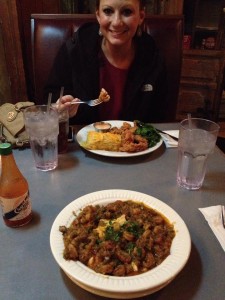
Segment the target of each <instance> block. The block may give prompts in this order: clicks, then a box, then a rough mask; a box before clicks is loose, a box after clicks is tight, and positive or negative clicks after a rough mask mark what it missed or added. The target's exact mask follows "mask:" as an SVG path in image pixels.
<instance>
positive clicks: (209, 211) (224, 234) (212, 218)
mask: <svg viewBox="0 0 225 300" xmlns="http://www.w3.org/2000/svg"><path fill="white" fill-rule="evenodd" d="M199 210H200V212H201V213H202V214H203V216H204V217H205V219H206V221H207V222H208V224H209V226H210V228H211V229H212V231H213V233H214V234H215V236H216V238H217V239H218V241H219V243H220V245H221V246H222V248H223V250H224V251H225V228H224V227H223V224H222V211H221V205H216V206H210V207H204V208H199Z"/></svg>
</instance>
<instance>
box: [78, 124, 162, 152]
mask: <svg viewBox="0 0 225 300" xmlns="http://www.w3.org/2000/svg"><path fill="white" fill-rule="evenodd" d="M99 123H100V124H99ZM98 124H99V127H100V126H101V127H102V128H103V126H104V128H106V126H109V129H108V130H107V132H106V131H105V130H104V131H103V130H102V132H100V130H98V128H97V127H96V123H93V124H90V125H87V126H85V127H83V128H82V129H81V130H80V131H79V132H78V133H77V136H76V139H77V142H78V143H79V145H80V146H81V147H82V148H84V149H86V150H87V151H90V152H92V153H95V154H98V155H102V156H109V157H132V156H140V155H145V154H148V153H151V152H153V151H155V150H156V149H158V148H159V147H160V146H161V145H162V143H163V140H162V138H161V136H160V134H159V133H158V132H157V131H156V129H155V128H154V127H153V126H152V125H151V124H147V123H143V122H140V121H135V122H128V121H104V122H98Z"/></svg>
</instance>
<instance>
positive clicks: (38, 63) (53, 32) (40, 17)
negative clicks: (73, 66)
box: [31, 14, 183, 122]
mask: <svg viewBox="0 0 225 300" xmlns="http://www.w3.org/2000/svg"><path fill="white" fill-rule="evenodd" d="M89 21H94V22H97V21H96V18H95V15H92V14H32V15H31V35H32V41H31V42H32V62H33V66H32V67H33V76H34V78H33V81H34V95H35V100H34V101H35V102H36V104H43V103H44V95H43V88H44V85H45V83H46V82H47V79H48V76H49V73H50V70H51V68H52V65H53V62H54V59H55V57H56V54H57V52H58V50H59V48H60V46H61V45H62V44H63V42H64V41H66V40H67V39H68V38H69V37H71V36H72V34H73V32H74V31H76V30H77V29H78V28H79V26H80V25H81V24H83V23H85V22H89ZM143 30H144V31H147V32H148V33H149V34H151V35H152V36H153V38H154V39H155V41H156V44H157V46H158V48H159V50H160V51H161V53H162V55H163V56H164V59H165V62H166V67H167V72H168V101H169V109H168V110H167V118H166V120H165V121H169V122H170V121H171V122H172V121H175V119H176V109H177V102H178V93H179V83H180V74H181V65H182V42H183V16H181V15H151V16H150V15H149V16H146V18H145V21H144V23H143ZM45 102H46V101H45Z"/></svg>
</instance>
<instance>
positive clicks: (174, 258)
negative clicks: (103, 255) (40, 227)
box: [50, 189, 191, 299]
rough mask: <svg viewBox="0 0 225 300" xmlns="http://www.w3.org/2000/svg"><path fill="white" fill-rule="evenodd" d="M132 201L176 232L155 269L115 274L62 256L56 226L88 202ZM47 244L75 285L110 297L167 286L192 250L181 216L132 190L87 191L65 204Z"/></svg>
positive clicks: (66, 222)
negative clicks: (152, 211) (162, 218)
mask: <svg viewBox="0 0 225 300" xmlns="http://www.w3.org/2000/svg"><path fill="white" fill-rule="evenodd" d="M118 199H120V200H124V201H125V200H128V199H131V200H134V201H139V202H142V203H145V204H146V205H148V206H149V207H151V208H153V209H155V210H157V211H158V212H160V213H161V214H163V215H164V216H165V217H166V218H167V219H168V220H169V221H170V222H171V223H173V224H174V228H175V231H176V235H175V238H174V239H173V242H172V246H171V254H170V255H169V256H168V257H167V258H166V259H165V260H164V261H163V262H162V263H161V264H160V265H159V266H157V267H156V268H154V269H152V270H150V271H148V272H146V273H143V274H140V275H136V276H128V277H116V276H107V275H102V274H98V273H96V272H94V271H93V270H92V269H90V268H88V267H87V266H85V265H83V264H82V263H81V262H75V261H67V260H65V259H64V258H63V250H64V243H63V236H62V233H61V232H60V231H59V226H62V225H64V226H67V227H68V226H69V225H70V224H71V222H72V220H73V219H74V214H73V212H76V214H78V213H79V212H80V210H82V209H83V208H84V207H85V206H87V205H96V204H100V205H105V204H107V203H109V202H113V201H115V200H118ZM50 246H51V251H52V254H53V256H54V258H55V260H56V262H57V263H58V265H59V266H60V267H61V268H62V269H63V270H64V272H65V273H66V274H67V275H68V277H69V278H71V279H72V280H73V281H74V282H75V283H76V284H77V285H79V286H80V287H82V288H84V289H85V290H87V291H90V292H92V293H94V294H97V295H101V296H105V297H110V298H118V299H119V298H120V299H126V298H135V297H140V296H144V295H148V294H151V293H153V292H155V291H157V290H159V289H161V288H162V287H164V286H166V285H167V284H168V283H169V282H170V281H171V280H173V279H174V278H175V276H176V275H177V274H178V273H179V272H180V271H181V270H182V268H183V267H184V266H185V264H186V262H187V260H188V258H189V255H190V250H191V239H190V234H189V231H188V229H187V227H186V225H185V223H184V221H183V220H182V219H181V217H180V216H179V215H178V214H177V213H176V212H175V211H174V210H173V209H172V208H171V207H169V206H168V205H167V204H165V203H164V202H162V201H160V200H158V199H156V198H154V197H152V196H149V195H146V194H143V193H139V192H135V191H129V190H116V189H115V190H103V191H98V192H94V193H90V194H87V195H85V196H82V197H80V198H77V199H76V200H74V201H72V202H71V203H70V204H68V205H67V206H66V207H65V208H64V209H63V210H62V211H61V212H60V213H59V214H58V216H57V217H56V219H55V221H54V223H53V225H52V228H51V232H50Z"/></svg>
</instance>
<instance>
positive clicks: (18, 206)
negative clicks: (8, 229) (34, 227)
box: [0, 191, 31, 221]
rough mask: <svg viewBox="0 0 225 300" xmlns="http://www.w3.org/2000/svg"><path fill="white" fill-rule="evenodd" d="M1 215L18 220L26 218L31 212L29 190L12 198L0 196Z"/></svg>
mask: <svg viewBox="0 0 225 300" xmlns="http://www.w3.org/2000/svg"><path fill="white" fill-rule="evenodd" d="M0 202H1V206H2V214H3V217H4V218H5V219H7V220H11V221H18V220H22V219H24V218H26V217H27V216H28V215H29V214H30V213H31V203H30V196H29V191H27V192H26V193H25V194H24V195H22V196H20V197H18V198H14V199H7V198H3V197H1V198H0Z"/></svg>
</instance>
